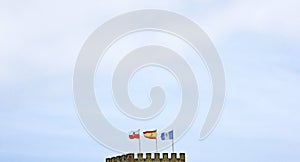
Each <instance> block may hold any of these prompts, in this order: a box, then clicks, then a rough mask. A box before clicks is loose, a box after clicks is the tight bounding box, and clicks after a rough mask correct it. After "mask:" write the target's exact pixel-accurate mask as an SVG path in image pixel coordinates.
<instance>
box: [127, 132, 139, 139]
mask: <svg viewBox="0 0 300 162" xmlns="http://www.w3.org/2000/svg"><path fill="white" fill-rule="evenodd" d="M129 138H130V139H139V138H140V130H137V131H131V132H129Z"/></svg>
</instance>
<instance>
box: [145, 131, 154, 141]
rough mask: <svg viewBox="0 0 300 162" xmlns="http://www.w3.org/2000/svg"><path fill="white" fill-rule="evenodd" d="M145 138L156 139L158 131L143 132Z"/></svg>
mask: <svg viewBox="0 0 300 162" xmlns="http://www.w3.org/2000/svg"><path fill="white" fill-rule="evenodd" d="M143 134H144V137H146V138H149V139H156V130H153V131H145V132H143Z"/></svg>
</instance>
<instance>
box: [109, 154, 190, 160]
mask: <svg viewBox="0 0 300 162" xmlns="http://www.w3.org/2000/svg"><path fill="white" fill-rule="evenodd" d="M161 155H162V156H161ZM170 155H171V156H169V154H168V153H162V154H161V153H154V154H153V153H145V156H144V154H143V153H138V154H137V156H136V157H135V156H134V153H129V154H124V155H121V156H115V157H111V158H106V161H105V162H185V153H179V156H177V153H171V154H170Z"/></svg>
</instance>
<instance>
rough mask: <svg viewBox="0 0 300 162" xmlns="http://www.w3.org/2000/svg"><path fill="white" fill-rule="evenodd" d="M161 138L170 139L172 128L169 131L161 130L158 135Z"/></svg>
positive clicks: (171, 137)
mask: <svg viewBox="0 0 300 162" xmlns="http://www.w3.org/2000/svg"><path fill="white" fill-rule="evenodd" d="M160 138H161V140H171V139H173V130H171V131H169V132H163V133H161V135H160Z"/></svg>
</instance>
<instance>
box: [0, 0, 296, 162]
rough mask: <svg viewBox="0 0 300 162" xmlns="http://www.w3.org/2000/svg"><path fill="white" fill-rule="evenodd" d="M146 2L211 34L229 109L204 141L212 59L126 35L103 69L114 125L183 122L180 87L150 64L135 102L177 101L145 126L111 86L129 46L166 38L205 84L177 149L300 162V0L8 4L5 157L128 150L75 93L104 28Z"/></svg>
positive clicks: (0, 71)
mask: <svg viewBox="0 0 300 162" xmlns="http://www.w3.org/2000/svg"><path fill="white" fill-rule="evenodd" d="M142 9H162V10H168V11H172V12H176V13H178V14H181V15H183V16H185V17H187V18H189V19H191V20H193V21H194V22H196V23H197V24H198V25H199V26H200V27H201V28H202V29H203V30H204V31H205V32H206V33H207V35H208V36H209V38H210V39H211V41H212V42H213V43H214V45H215V47H216V49H217V51H218V53H219V55H220V58H221V60H222V63H223V66H224V71H225V77H226V99H225V104H224V109H223V113H222V116H221V118H220V120H219V122H218V125H217V126H216V128H215V129H214V131H213V132H212V133H211V134H210V136H208V137H207V138H206V139H205V140H201V141H200V140H199V133H200V129H201V126H202V124H203V121H204V119H205V114H206V113H207V111H208V110H207V109H208V106H209V103H210V100H211V91H210V86H211V83H210V78H209V75H208V71H207V70H206V69H205V64H204V63H203V61H202V60H201V59H199V58H197V57H196V56H195V53H194V52H193V51H192V50H191V49H190V48H189V47H188V46H187V45H185V44H184V42H180V40H178V39H175V38H173V37H171V36H168V35H167V34H162V33H155V32H144V33H135V34H132V35H128V36H127V37H124V39H121V40H120V41H119V42H116V44H115V45H114V46H112V47H111V49H109V50H108V51H107V53H106V54H105V57H104V58H103V60H102V64H101V63H100V64H99V67H98V71H97V73H96V76H95V80H96V83H95V92H96V95H97V101H98V102H99V104H101V105H103V107H104V108H103V109H102V111H103V113H104V114H106V117H107V120H109V121H110V122H111V123H112V124H113V125H114V126H115V127H117V128H119V129H121V130H123V131H130V130H131V129H136V128H137V127H142V128H140V129H142V130H148V129H156V128H157V129H161V128H163V127H164V126H167V125H168V124H170V123H171V122H172V119H173V118H174V116H176V115H177V113H178V109H179V108H178V104H180V101H179V100H180V87H178V85H177V82H176V80H175V79H174V78H173V76H172V75H170V74H168V72H167V71H164V70H162V69H158V68H155V67H154V68H145V69H142V70H140V71H139V72H138V73H137V74H136V76H134V77H133V79H132V81H131V82H130V83H129V84H128V85H129V92H128V93H129V94H130V97H131V100H132V101H133V103H135V104H136V105H138V106H140V107H145V106H147V105H148V104H149V98H147V95H148V93H149V86H150V87H151V86H152V85H155V84H160V85H162V86H164V89H165V92H166V96H167V99H166V103H167V104H166V108H165V109H164V110H163V112H162V114H161V115H159V116H157V118H153V119H151V120H150V121H142V122H141V121H134V120H133V119H128V118H126V117H125V116H124V114H122V113H120V112H118V109H117V108H116V106H115V105H114V103H113V99H112V98H113V97H112V92H111V91H110V89H109V85H110V81H111V77H112V74H113V71H114V68H115V65H116V64H117V63H118V61H119V60H120V59H121V58H122V57H123V56H125V55H126V52H128V51H130V50H131V49H134V48H137V47H139V46H143V45H148V44H163V45H165V46H168V47H170V48H173V49H174V50H177V51H179V53H181V54H182V57H184V58H185V59H186V61H187V62H189V64H190V65H191V68H192V69H193V71H194V73H195V75H196V78H197V80H198V82H199V96H200V101H199V102H200V103H199V105H200V108H199V111H198V114H197V117H196V119H195V120H194V122H193V124H192V126H191V127H190V129H189V131H188V132H187V133H186V134H185V136H183V137H182V138H181V139H180V140H179V141H177V142H176V144H175V151H176V152H186V154H187V161H206V162H216V161H224V162H233V161H244V162H253V161H263V162H282V161H289V162H297V161H299V160H300V139H299V137H300V103H299V99H298V98H299V96H300V84H299V83H300V49H299V44H300V18H299V15H300V13H299V12H300V2H299V1H296V0H286V1H282V0H272V1H271V0H265V1H258V0H240V1H238V0H225V1H220V0H203V1H201V0H198V1H196V0H191V1H182V0H164V1H149V0H123V1H116V0H112V1H96V0H92V1H81V0H79V1H68V0H67V1H58V0H52V1H48V0H45V1H34V0H29V1H16V0H12V1H4V0H1V1H0V56H1V58H0V129H1V131H0V161H3V162H6V161H7V162H8V161H9V162H14V161H18V162H19V161H24V162H27V161H30V162H35V161H37V162H38V161H45V162H47V161H62V162H66V161H72V162H74V161H90V162H93V161H101V160H104V159H105V158H106V157H110V156H114V155H118V154H119V153H117V152H115V151H113V150H110V149H108V148H107V147H105V146H103V145H101V144H100V143H98V142H97V141H95V140H94V139H93V138H92V137H91V136H90V135H89V134H88V133H87V131H86V130H85V129H84V127H83V126H82V124H81V122H80V119H79V117H78V115H77V110H76V107H75V104H74V99H73V89H72V88H73V73H74V67H75V63H76V59H77V57H78V55H79V52H80V49H81V47H82V45H83V44H84V42H85V41H86V39H87V38H88V36H89V35H90V34H91V33H92V32H93V31H95V30H96V29H97V28H98V27H99V26H101V25H102V24H103V23H105V22H106V21H108V20H110V19H112V18H113V17H115V16H117V15H121V14H123V13H127V12H130V11H134V10H142ZM157 76H159V77H157ZM105 85H107V86H105ZM107 88H108V89H107ZM106 92H108V93H106ZM172 108H173V109H172ZM104 131H105V130H104ZM143 140H144V141H142V142H149V141H147V140H146V139H143ZM133 144H136V141H133ZM161 151H162V152H170V151H171V149H170V148H167V149H165V150H161Z"/></svg>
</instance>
